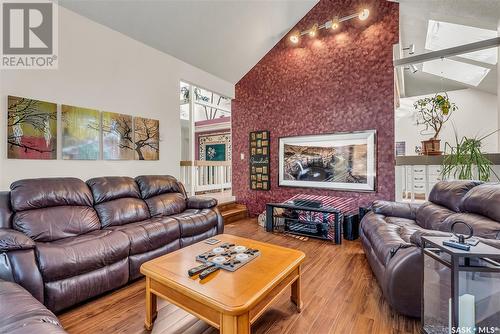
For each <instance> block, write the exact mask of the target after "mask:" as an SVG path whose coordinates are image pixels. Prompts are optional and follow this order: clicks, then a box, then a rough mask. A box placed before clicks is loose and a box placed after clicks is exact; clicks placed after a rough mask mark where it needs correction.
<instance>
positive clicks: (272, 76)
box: [232, 0, 399, 215]
mask: <svg viewBox="0 0 500 334" xmlns="http://www.w3.org/2000/svg"><path fill="white" fill-rule="evenodd" d="M365 4H368V5H367V6H366V7H368V8H370V17H369V18H368V19H367V20H366V21H359V20H358V19H354V20H351V21H348V22H343V23H342V25H341V27H340V29H339V30H338V32H332V31H325V30H321V31H320V33H319V37H318V38H317V39H315V40H311V39H309V38H307V37H306V36H303V38H302V41H301V44H300V45H299V46H298V47H294V46H292V45H291V44H290V42H289V41H288V39H287V37H288V35H287V37H285V38H283V39H282V40H281V41H280V42H279V43H278V44H277V45H276V46H275V47H274V48H273V49H272V50H271V51H269V53H268V54H267V55H266V56H264V58H262V59H261V61H260V62H259V63H257V65H255V67H254V68H252V69H251V70H250V72H248V73H247V74H246V75H245V76H244V77H243V78H242V79H241V80H240V81H239V82H238V83H237V84H236V98H235V100H234V101H233V104H232V116H233V117H232V132H233V192H234V195H235V196H236V200H237V201H238V202H241V203H244V204H246V205H247V206H248V208H249V211H250V213H251V214H253V215H255V214H258V213H260V212H262V211H263V210H264V209H265V203H266V202H271V201H282V200H285V199H287V198H289V197H291V196H293V195H295V194H297V193H308V194H318V195H334V196H354V197H357V198H358V200H359V203H360V204H366V203H369V202H371V201H373V200H374V199H389V200H390V199H393V198H394V186H395V184H394V106H393V105H394V69H393V66H392V48H393V44H396V43H398V34H399V31H398V30H399V28H398V26H399V22H398V21H399V20H398V18H399V12H398V5H397V4H396V3H393V2H389V1H379V0H377V1H371V3H370V2H367V1H364V2H360V1H341V0H321V1H320V2H319V3H318V4H317V5H316V6H315V7H314V8H313V9H312V10H311V11H310V12H309V13H308V14H307V15H306V16H305V17H304V18H303V19H302V20H301V21H300V22H299V23H298V24H297V26H296V28H294V29H301V30H306V29H308V28H309V27H311V26H312V25H313V24H314V23H315V22H319V23H320V24H322V23H324V22H325V21H327V20H328V19H330V18H331V17H332V16H334V15H339V16H345V15H349V14H351V13H352V12H354V11H357V10H358V9H359V8H362V6H363V5H365ZM294 29H292V31H293V30H294ZM366 129H376V130H377V135H378V138H377V150H378V156H377V189H376V192H374V193H359V192H339V191H330V190H316V189H307V188H290V187H279V186H278V138H279V137H286V136H295V135H310V134H326V133H334V132H344V131H358V130H366ZM256 130H270V131H271V178H272V179H271V182H272V187H271V190H270V191H252V190H250V189H249V181H248V178H249V171H248V169H249V167H248V150H249V148H248V134H249V132H251V131H256ZM240 153H244V154H245V159H244V160H240Z"/></svg>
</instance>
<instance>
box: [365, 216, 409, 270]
mask: <svg viewBox="0 0 500 334" xmlns="http://www.w3.org/2000/svg"><path fill="white" fill-rule="evenodd" d="M361 228H362V229H363V235H365V236H366V238H367V239H368V240H369V241H370V244H371V245H372V248H373V251H374V253H375V255H376V256H377V258H378V260H379V262H380V263H381V264H382V265H384V266H385V265H386V264H387V263H388V261H389V260H390V259H391V257H392V254H391V253H392V252H394V251H397V250H398V249H399V248H401V247H409V246H411V244H409V243H408V242H406V241H405V240H404V239H403V238H401V227H400V226H398V225H396V224H389V223H388V222H387V221H386V220H385V219H384V216H382V215H378V214H375V213H373V212H370V213H368V214H367V219H365V218H363V221H362V224H361Z"/></svg>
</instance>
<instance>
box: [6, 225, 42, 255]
mask: <svg viewBox="0 0 500 334" xmlns="http://www.w3.org/2000/svg"><path fill="white" fill-rule="evenodd" d="M34 247H35V242H34V241H33V240H31V239H30V238H29V237H28V236H26V235H24V234H22V233H21V232H18V231H15V230H12V229H7V228H5V229H0V252H9V251H13V250H23V249H32V248H34Z"/></svg>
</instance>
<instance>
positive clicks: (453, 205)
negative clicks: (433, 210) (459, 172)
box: [429, 180, 481, 212]
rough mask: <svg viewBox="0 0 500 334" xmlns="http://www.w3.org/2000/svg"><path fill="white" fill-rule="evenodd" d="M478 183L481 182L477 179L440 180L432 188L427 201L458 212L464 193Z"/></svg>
mask: <svg viewBox="0 0 500 334" xmlns="http://www.w3.org/2000/svg"><path fill="white" fill-rule="evenodd" d="M479 184H481V182H478V181H462V180H460V181H440V182H438V183H436V184H435V185H434V187H433V188H432V190H431V192H430V194H429V201H430V202H432V203H434V204H437V205H441V206H444V207H445V208H448V209H450V210H452V211H455V212H460V203H461V202H462V199H463V197H464V196H465V194H466V193H467V192H468V191H469V190H471V189H472V188H474V187H476V186H477V185H479Z"/></svg>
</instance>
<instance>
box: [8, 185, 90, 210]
mask: <svg viewBox="0 0 500 334" xmlns="http://www.w3.org/2000/svg"><path fill="white" fill-rule="evenodd" d="M10 189H11V193H10V200H11V204H12V209H13V210H14V211H15V212H18V211H24V210H32V209H39V208H47V207H52V206H67V205H75V206H92V203H93V199H92V193H91V192H90V189H89V187H88V186H87V184H85V182H83V181H82V180H79V179H76V178H42V179H25V180H19V181H16V182H14V183H12V184H11V186H10Z"/></svg>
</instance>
